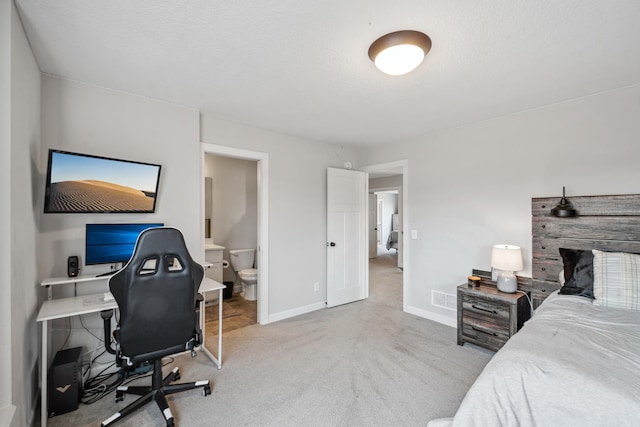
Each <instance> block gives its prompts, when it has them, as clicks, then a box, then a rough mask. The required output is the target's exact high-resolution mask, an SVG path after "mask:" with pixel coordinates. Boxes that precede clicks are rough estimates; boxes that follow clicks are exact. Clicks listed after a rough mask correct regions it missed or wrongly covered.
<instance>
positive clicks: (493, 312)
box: [471, 304, 498, 314]
mask: <svg viewBox="0 0 640 427" xmlns="http://www.w3.org/2000/svg"><path fill="white" fill-rule="evenodd" d="M471 307H473V308H475V309H476V310H480V311H486V312H487V313H491V314H498V312H497V311H495V310H489V309H486V308H484V307H478V306H477V305H475V304H471Z"/></svg>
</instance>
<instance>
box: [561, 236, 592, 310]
mask: <svg viewBox="0 0 640 427" xmlns="http://www.w3.org/2000/svg"><path fill="white" fill-rule="evenodd" d="M560 255H561V256H562V263H563V264H564V285H563V286H562V287H561V288H560V291H559V292H558V293H560V294H562V295H578V296H581V297H586V298H591V299H593V253H592V252H591V251H590V250H589V251H583V250H578V249H565V248H560Z"/></svg>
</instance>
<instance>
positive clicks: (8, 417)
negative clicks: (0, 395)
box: [0, 405, 16, 426]
mask: <svg viewBox="0 0 640 427" xmlns="http://www.w3.org/2000/svg"><path fill="white" fill-rule="evenodd" d="M15 413H16V407H15V406H14V405H8V406H3V407H2V408H0V420H2V422H3V423H5V422H6V423H7V424H4V425H7V426H10V425H11V421H12V420H13V415H14V414H15Z"/></svg>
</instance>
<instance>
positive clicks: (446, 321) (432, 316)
mask: <svg viewBox="0 0 640 427" xmlns="http://www.w3.org/2000/svg"><path fill="white" fill-rule="evenodd" d="M404 311H405V312H406V313H409V314H413V315H415V316H418V317H423V318H425V319H429V320H433V321H434V322H438V323H442V324H443V325H447V326H451V327H452V328H457V327H458V320H457V319H455V318H453V319H452V318H451V317H448V316H443V315H442V314H437V313H432V312H430V311H427V310H423V309H421V308H417V307H411V306H406V307H405V309H404Z"/></svg>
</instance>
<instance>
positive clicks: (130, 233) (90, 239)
mask: <svg viewBox="0 0 640 427" xmlns="http://www.w3.org/2000/svg"><path fill="white" fill-rule="evenodd" d="M162 226H164V224H161V223H147V224H87V235H86V252H85V264H86V265H93V264H113V263H116V262H122V263H124V262H127V261H129V258H131V255H132V254H133V249H134V248H135V245H136V240H137V239H138V236H139V235H140V233H142V232H143V231H144V230H146V229H147V228H152V227H162Z"/></svg>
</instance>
